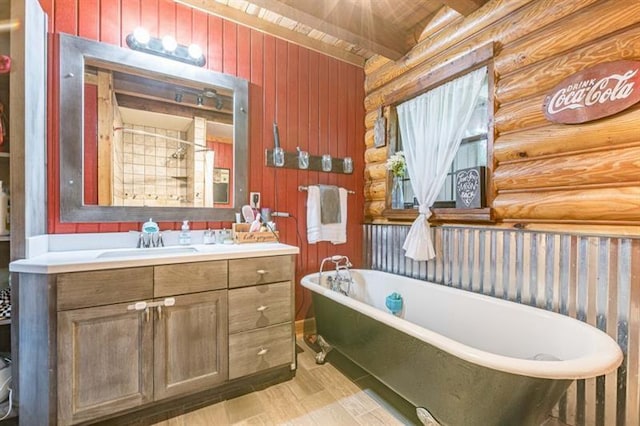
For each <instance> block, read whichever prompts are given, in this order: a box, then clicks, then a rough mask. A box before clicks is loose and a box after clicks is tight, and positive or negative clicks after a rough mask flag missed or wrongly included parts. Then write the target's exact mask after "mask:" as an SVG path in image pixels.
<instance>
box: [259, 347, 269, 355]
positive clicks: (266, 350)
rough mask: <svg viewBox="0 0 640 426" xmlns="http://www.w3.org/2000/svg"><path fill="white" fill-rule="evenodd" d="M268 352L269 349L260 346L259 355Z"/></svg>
mask: <svg viewBox="0 0 640 426" xmlns="http://www.w3.org/2000/svg"><path fill="white" fill-rule="evenodd" d="M267 352H269V349H266V348H260V350H259V351H258V356H262V355H265V354H266V353H267Z"/></svg>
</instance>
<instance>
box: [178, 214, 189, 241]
mask: <svg viewBox="0 0 640 426" xmlns="http://www.w3.org/2000/svg"><path fill="white" fill-rule="evenodd" d="M178 244H180V245H183V246H186V245H189V244H191V232H190V231H189V221H188V220H183V221H182V228H181V229H180V235H179V236H178Z"/></svg>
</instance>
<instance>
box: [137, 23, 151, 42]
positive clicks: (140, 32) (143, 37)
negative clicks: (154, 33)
mask: <svg viewBox="0 0 640 426" xmlns="http://www.w3.org/2000/svg"><path fill="white" fill-rule="evenodd" d="M133 38H135V39H136V42H137V43H139V44H143V45H146V44H147V43H149V40H151V36H150V35H149V31H147V30H145V29H144V28H142V27H138V28H136V29H135V30H133Z"/></svg>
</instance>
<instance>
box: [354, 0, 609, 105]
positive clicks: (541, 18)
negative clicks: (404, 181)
mask: <svg viewBox="0 0 640 426" xmlns="http://www.w3.org/2000/svg"><path fill="white" fill-rule="evenodd" d="M596 1H597V0H573V1H570V2H569V1H565V0H553V1H531V2H529V1H517V2H515V1H514V2H506V1H500V2H490V3H488V4H487V5H485V6H484V7H483V8H482V9H481V10H480V12H482V14H481V15H482V16H476V15H477V14H476V13H474V14H472V15H470V16H469V17H467V18H466V19H465V20H464V21H463V22H462V23H460V24H458V25H453V26H451V27H450V28H448V29H446V30H444V31H442V33H441V34H439V35H437V36H436V37H434V38H433V39H427V40H425V41H424V42H422V43H420V44H418V45H417V46H416V47H414V48H413V49H412V50H411V52H409V53H408V54H407V56H406V57H405V59H404V60H402V61H397V62H391V63H389V64H386V65H385V66H383V67H381V68H380V69H378V70H377V71H376V72H374V73H372V74H371V75H369V74H367V77H366V79H365V93H371V92H373V91H374V90H376V89H379V88H381V87H382V86H384V85H386V84H388V83H389V82H391V81H392V80H394V79H396V78H399V77H402V76H403V74H405V73H406V72H407V71H409V70H411V69H413V68H415V67H417V66H421V67H422V66H423V63H424V62H425V61H427V60H428V61H429V62H430V63H431V64H433V63H439V62H443V61H446V60H447V58H444V59H438V55H441V54H443V52H444V53H445V54H447V56H448V57H450V55H449V53H450V52H452V51H453V50H456V49H459V46H460V45H462V44H465V45H466V51H467V52H468V51H470V50H473V49H475V48H477V47H479V46H482V45H484V44H487V43H490V42H494V41H495V42H497V43H498V44H499V45H501V46H507V45H509V44H510V43H513V42H514V41H516V40H518V39H520V38H522V37H525V36H526V35H528V34H530V33H532V32H535V31H537V30H539V29H541V28H543V27H546V26H547V25H549V24H551V23H553V22H556V21H558V20H561V19H563V18H564V17H565V16H568V15H570V14H572V13H574V12H576V11H579V10H580V9H582V8H584V7H586V6H589V5H591V4H592V3H594V2H596ZM506 3H508V4H506ZM527 3H530V4H527ZM507 15H510V16H508V17H507ZM505 17H506V19H502V18H505ZM466 40H470V41H466ZM429 67H433V65H429V66H428V67H427V68H426V70H427V71H428V70H429ZM427 71H423V72H427Z"/></svg>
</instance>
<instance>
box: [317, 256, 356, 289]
mask: <svg viewBox="0 0 640 426" xmlns="http://www.w3.org/2000/svg"><path fill="white" fill-rule="evenodd" d="M326 261H331V262H333V264H334V265H335V266H336V271H335V275H329V276H328V277H327V284H328V286H329V288H330V289H331V290H333V291H337V292H338V293H341V294H344V295H345V296H349V294H351V283H352V282H353V279H352V278H351V271H350V270H349V268H350V267H351V266H353V265H352V264H351V262H350V261H349V258H348V257H347V256H341V255H334V256H330V257H326V258H324V259H322V262H321V263H320V272H319V275H318V282H319V283H321V282H322V270H323V268H324V263H325V262H326Z"/></svg>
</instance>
